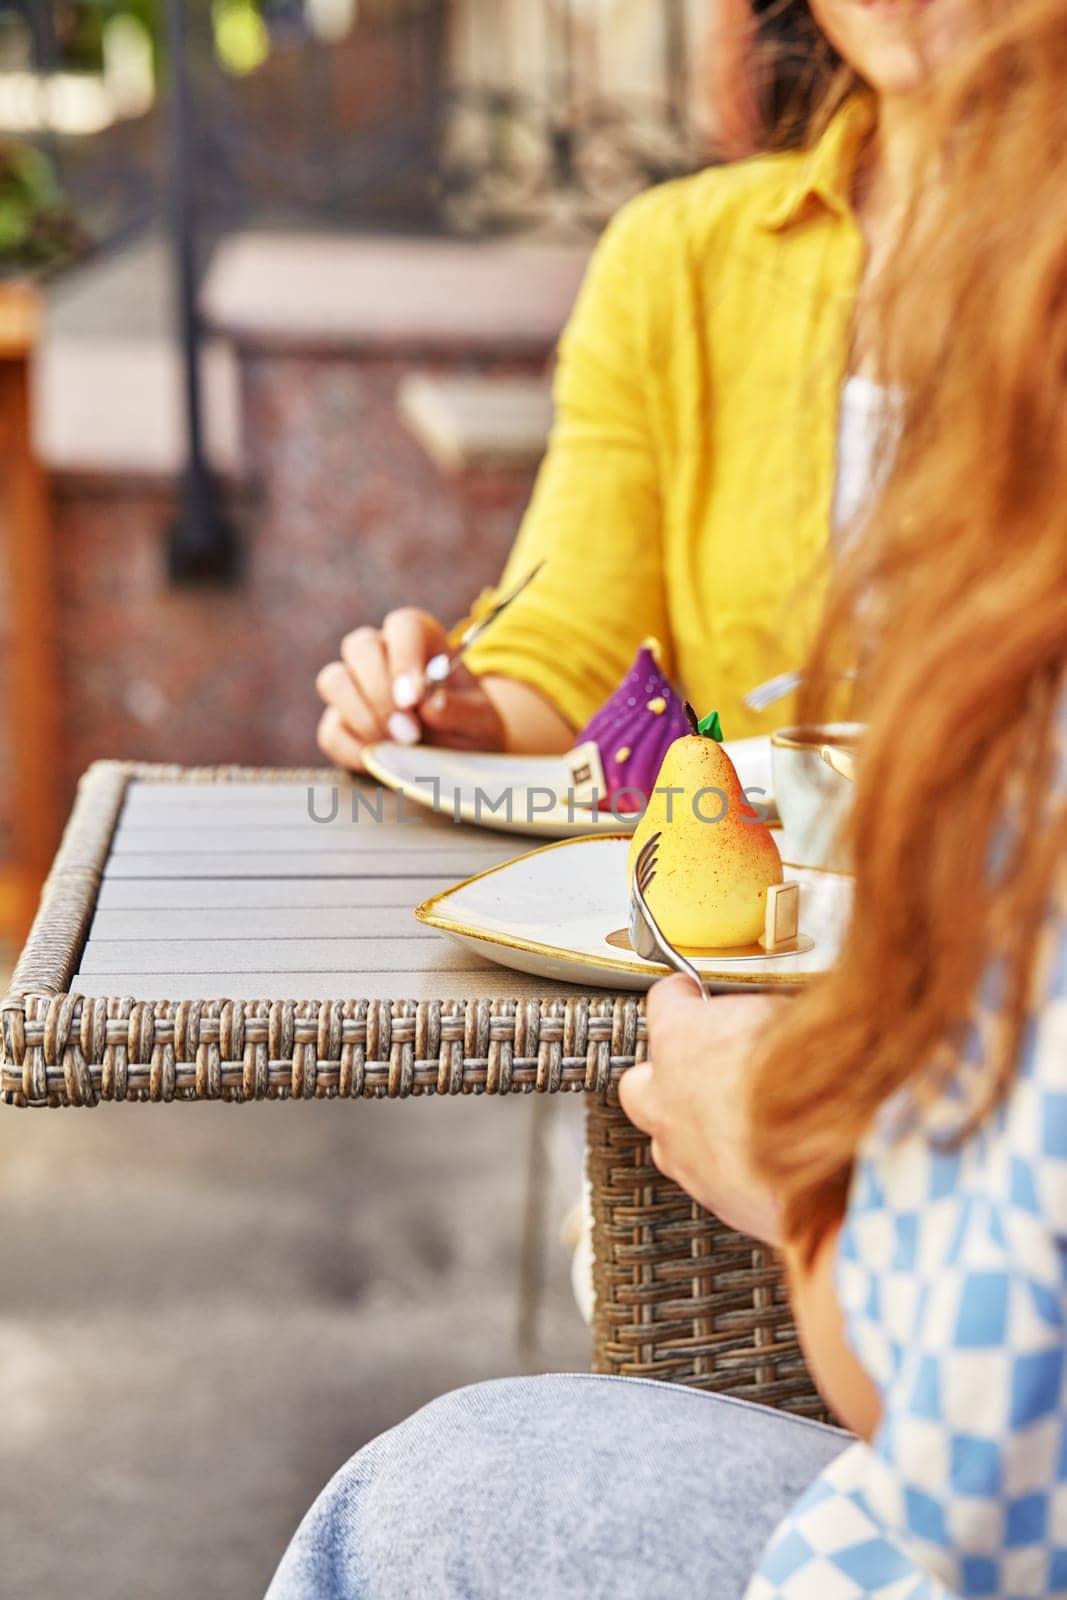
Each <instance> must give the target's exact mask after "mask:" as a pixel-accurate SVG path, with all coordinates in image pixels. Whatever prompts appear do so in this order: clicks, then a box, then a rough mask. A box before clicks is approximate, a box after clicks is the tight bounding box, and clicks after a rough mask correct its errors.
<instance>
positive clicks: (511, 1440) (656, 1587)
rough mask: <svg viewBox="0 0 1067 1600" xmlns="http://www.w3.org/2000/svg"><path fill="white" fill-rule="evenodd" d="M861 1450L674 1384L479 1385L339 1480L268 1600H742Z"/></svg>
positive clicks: (377, 1446) (400, 1432)
mask: <svg viewBox="0 0 1067 1600" xmlns="http://www.w3.org/2000/svg"><path fill="white" fill-rule="evenodd" d="M847 1443H848V1439H847V1437H846V1436H845V1435H844V1434H841V1433H838V1432H837V1431H836V1430H834V1429H832V1428H823V1427H820V1426H819V1424H817V1423H813V1422H807V1421H804V1420H802V1419H800V1418H796V1417H790V1416H786V1415H785V1414H783V1413H782V1412H776V1411H768V1410H764V1409H762V1408H760V1407H757V1406H749V1405H745V1404H742V1403H741V1402H739V1401H736V1400H729V1399H722V1398H719V1397H717V1396H712V1395H707V1394H702V1393H699V1392H697V1391H694V1390H690V1389H682V1388H678V1387H675V1386H672V1385H669V1384H660V1383H647V1382H644V1381H638V1380H634V1379H620V1378H595V1377H547V1378H521V1379H514V1380H506V1381H501V1382H496V1383H485V1384H479V1385H477V1386H476V1387H474V1388H470V1389H461V1390H459V1391H457V1392H456V1393H454V1394H449V1395H446V1396H444V1398H443V1399H440V1400H436V1401H434V1403H433V1404H432V1405H429V1406H427V1407H426V1408H425V1409H424V1410H422V1411H420V1412H418V1413H417V1414H416V1415H415V1416H413V1417H411V1418H409V1419H408V1420H407V1421H406V1422H402V1423H401V1424H400V1426H399V1427H396V1428H394V1429H392V1431H391V1432H389V1433H386V1434H383V1435H382V1437H381V1438H379V1439H375V1440H374V1441H373V1442H372V1443H371V1444H369V1445H367V1447H366V1448H365V1449H363V1450H361V1451H360V1452H359V1453H358V1455H355V1456H353V1458H352V1460H351V1461H350V1462H349V1463H348V1465H347V1466H345V1467H342V1469H341V1471H340V1472H339V1473H338V1474H337V1476H336V1477H335V1478H334V1479H333V1481H332V1482H331V1483H330V1484H329V1485H328V1486H327V1487H326V1489H325V1490H324V1491H323V1493H322V1494H321V1495H320V1497H319V1499H318V1500H317V1501H316V1503H315V1504H314V1506H312V1508H311V1510H310V1511H309V1512H308V1514H307V1516H306V1517H305V1519H304V1521H303V1523H302V1524H301V1526H300V1528H299V1530H298V1531H297V1534H296V1536H295V1538H294V1539H293V1542H292V1544H291V1545H290V1547H289V1549H288V1551H287V1552H286V1555H285V1557H284V1559H283V1561H282V1564H281V1566H280V1568H279V1569H278V1572H277V1574H276V1576H275V1578H274V1581H273V1583H272V1584H271V1587H270V1589H269V1591H268V1597H267V1600H438V1597H439V1600H557V1597H558V1600H598V1597H600V1596H603V1597H605V1600H608V1597H610V1600H702V1597H706V1600H739V1597H740V1596H741V1595H742V1593H743V1592H744V1589H745V1586H746V1584H747V1583H748V1580H749V1578H750V1577H751V1575H752V1571H753V1569H754V1567H755V1565H756V1563H757V1560H758V1558H759V1555H760V1552H761V1550H762V1548H763V1546H764V1544H765V1543H766V1541H767V1540H768V1539H769V1537H770V1536H771V1534H772V1533H773V1531H774V1529H775V1527H776V1526H777V1524H778V1522H779V1521H780V1520H781V1518H782V1517H783V1515H784V1514H785V1513H786V1511H787V1510H788V1509H789V1507H790V1506H791V1505H792V1503H793V1502H794V1500H795V1499H796V1497H797V1495H798V1494H799V1493H800V1492H801V1490H802V1489H804V1488H805V1487H806V1486H807V1485H808V1484H809V1483H810V1482H811V1481H812V1479H813V1478H814V1477H815V1476H816V1475H817V1474H818V1473H819V1472H821V1471H822V1469H823V1468H824V1467H825V1466H826V1465H827V1464H828V1463H829V1462H830V1461H831V1460H833V1458H834V1457H835V1456H837V1455H838V1454H839V1453H840V1452H841V1450H842V1449H843V1448H844V1447H845V1446H846V1445H847Z"/></svg>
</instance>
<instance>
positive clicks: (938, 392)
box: [753, 0, 1067, 1253]
mask: <svg viewBox="0 0 1067 1600" xmlns="http://www.w3.org/2000/svg"><path fill="white" fill-rule="evenodd" d="M1006 9H1007V12H1008V14H1007V15H1006V16H1003V17H1001V18H999V19H998V20H997V21H996V22H995V23H990V24H989V25H988V26H987V27H984V28H983V36H982V38H981V40H980V41H979V42H978V43H977V45H976V46H975V47H974V49H973V50H971V49H970V48H969V49H968V51H967V53H966V59H965V60H961V61H960V62H959V63H958V64H956V65H954V66H953V68H952V70H951V71H950V72H948V73H946V74H944V76H943V78H942V79H941V80H939V82H938V83H937V85H936V87H935V89H934V90H933V91H932V93H931V96H930V97H929V99H930V103H929V105H928V106H926V107H925V108H924V116H926V117H927V119H928V129H927V130H926V131H927V138H926V143H925V151H924V157H923V161H922V166H921V170H922V173H923V175H924V181H923V182H922V184H921V185H920V186H919V187H918V189H917V194H916V199H915V203H914V206H913V211H912V215H911V217H910V219H909V222H908V225H907V227H906V228H905V230H904V238H903V240H902V242H901V245H900V248H899V252H898V254H897V258H896V261H895V263H894V265H893V267H892V269H891V271H890V273H889V274H888V279H887V281H886V282H885V284H884V285H883V288H882V291H881V293H880V296H879V307H878V326H879V327H880V329H881V356H882V367H883V370H884V373H885V374H886V375H887V376H888V377H890V378H891V380H892V382H893V383H894V385H896V386H898V387H899V390H900V393H901V395H902V397H904V398H903V399H902V412H903V415H902V436H901V437H900V439H899V442H897V441H894V445H893V450H894V457H893V459H894V466H893V469H892V471H891V475H890V476H889V478H888V481H887V483H886V486H885V488H884V491H883V492H882V493H881V494H880V496H879V500H878V505H877V508H876V509H875V510H874V512H873V513H872V515H871V517H870V519H869V521H868V523H867V524H866V525H865V527H864V530H863V534H862V537H861V538H860V539H859V540H858V541H857V544H856V547H855V549H854V552H853V554H852V555H851V557H850V558H849V559H848V560H847V561H846V563H845V565H844V566H843V568H842V569H841V570H840V571H839V572H838V574H837V576H836V578H835V579H834V581H833V583H832V585H831V589H832V592H831V595H830V600H829V606H828V610H827V614H826V619H825V623H824V626H823V629H822V632H821V635H820V637H819V639H818V641H817V644H816V646H815V650H814V654H813V660H812V664H811V675H810V680H809V681H810V682H811V683H812V684H813V685H814V686H815V687H814V688H813V689H812V691H811V693H810V694H809V695H808V697H807V699H808V703H807V705H806V707H805V708H804V709H803V712H802V715H804V716H805V718H806V719H808V718H810V719H811V720H813V721H817V720H819V719H820V718H821V717H823V716H825V715H826V712H827V707H826V705H825V704H824V703H823V697H822V696H821V694H820V692H819V690H818V687H817V686H818V685H819V683H820V682H827V681H828V675H829V674H830V673H831V672H832V670H833V668H834V666H835V665H840V663H841V660H842V657H843V656H844V655H846V654H848V653H849V652H851V651H852V650H853V649H855V648H856V647H857V641H862V643H861V644H860V645H859V649H860V654H861V658H862V661H863V669H864V670H863V675H862V688H861V700H862V711H863V713H864V715H865V717H866V720H867V722H868V725H869V726H868V733H867V736H866V739H865V743H864V748H863V753H862V760H861V766H860V778H859V783H858V786H857V794H856V809H855V816H854V821H853V824H852V839H853V845H854V852H855V861H856V899H855V912H854V920H853V923H852V928H851V932H850V934H849V937H848V939H847V941H846V943H845V947H844V953H843V956H842V959H841V962H840V964H839V966H838V967H837V969H836V971H835V972H834V973H833V974H832V975H831V976H829V977H828V978H826V979H825V980H824V981H822V982H820V983H819V984H817V985H816V986H814V987H813V988H812V989H811V990H809V991H808V992H807V993H806V994H805V995H804V996H802V997H801V998H800V999H799V1000H798V1001H797V1002H796V1003H795V1004H794V1005H792V1006H791V1007H790V1008H789V1014H788V1016H787V1017H785V1018H784V1019H783V1022H782V1025H781V1027H780V1029H778V1030H777V1031H776V1034H775V1037H774V1038H773V1039H772V1040H771V1041H770V1044H769V1048H768V1051H767V1053H766V1056H765V1059H764V1060H763V1061H762V1063H761V1064H760V1068H759V1071H758V1073H757V1077H756V1081H755V1085H754V1095H753V1123H754V1132H753V1141H754V1156H755V1160H756V1162H757V1165H758V1167H759V1169H760V1170H761V1172H762V1173H763V1174H764V1175H765V1176H766V1178H767V1179H768V1180H769V1181H770V1182H771V1183H772V1184H773V1185H774V1187H775V1189H776V1190H777V1192H778V1193H779V1194H780V1196H781V1198H782V1202H783V1205H784V1218H785V1228H786V1234H787V1237H788V1238H789V1239H790V1241H791V1242H792V1243H793V1244H795V1245H797V1246H798V1247H800V1248H801V1249H802V1250H804V1251H805V1252H807V1253H810V1251H811V1250H812V1249H814V1247H815V1246H816V1245H817V1244H818V1242H819V1240H820V1239H821V1238H822V1237H823V1236H824V1235H825V1234H826V1232H827V1231H828V1230H829V1228H830V1227H831V1226H832V1225H833V1224H834V1223H835V1222H836V1220H837V1219H838V1218H839V1217H840V1215H841V1213H842V1210H843V1207H844V1204H845V1199H846V1195H847V1189H848V1183H849V1179H850V1174H851V1169H852V1164H853V1160H854V1156H855V1152H856V1149H857V1146H858V1144H859V1142H860V1140H861V1139H862V1137H863V1135H864V1133H865V1132H866V1130H867V1129H868V1128H869V1127H870V1125H871V1123H872V1120H873V1118H874V1117H875V1115H876V1113H877V1112H878V1110H879V1107H880V1106H881V1105H882V1104H883V1103H884V1102H885V1101H886V1099H887V1098H888V1097H889V1096H890V1095H892V1094H893V1093H894V1091H896V1090H898V1089H899V1088H901V1087H902V1086H903V1085H905V1084H908V1083H914V1084H915V1085H916V1086H917V1088H918V1089H919V1092H920V1093H921V1092H923V1090H924V1088H926V1089H931V1090H933V1089H935V1088H936V1085H937V1082H938V1079H939V1076H940V1075H941V1074H943V1073H944V1072H946V1071H950V1070H951V1066H952V1062H953V1059H954V1053H955V1051H956V1050H957V1047H958V1045H959V1043H960V1040H961V1038H962V1035H963V1031H964V1029H965V1027H966V1025H967V1022H968V1019H969V1014H970V1013H971V1011H972V1006H973V1001H974V997H975V993H976V989H977V986H978V985H979V983H980V981H981V979H982V976H983V973H984V971H985V970H986V969H987V967H988V965H989V963H990V962H991V961H996V963H997V965H998V969H999V982H1000V991H1001V995H1002V1005H1001V1007H1000V1025H999V1027H998V1029H997V1030H996V1031H995V1036H994V1037H991V1038H990V1039H989V1040H988V1041H987V1053H986V1076H985V1086H984V1097H983V1101H982V1103H981V1105H980V1106H979V1107H978V1108H977V1112H976V1115H977V1116H979V1117H980V1116H981V1115H983V1114H984V1113H985V1112H986V1111H987V1110H988V1109H989V1108H990V1107H991V1106H992V1105H993V1104H995V1103H996V1101H997V1099H998V1098H999V1097H1002V1096H1003V1095H1004V1094H1005V1093H1006V1091H1007V1089H1008V1087H1009V1086H1010V1084H1011V1081H1012V1075H1013V1073H1014V1070H1015V1063H1016V1060H1017V1057H1018V1053H1019V1047H1020V1040H1021V1030H1022V1028H1023V1026H1024V1021H1025V1016H1026V1011H1027V1001H1028V994H1029V991H1030V988H1031V984H1032V980H1033V976H1034V973H1033V967H1034V960H1035V948H1036V939H1037V932H1038V928H1039V925H1040V922H1041V919H1042V916H1043V914H1044V912H1045V910H1046V909H1047V906H1048V900H1049V895H1050V892H1051V890H1052V885H1053V882H1054V879H1055V875H1056V874H1057V872H1059V871H1061V870H1062V868H1063V862H1064V858H1065V846H1067V816H1065V806H1064V795H1063V787H1062V778H1061V780H1060V782H1059V784H1058V785H1057V782H1056V780H1055V778H1054V767H1055V762H1056V760H1057V751H1056V739H1057V721H1058V717H1059V715H1060V714H1061V712H1062V707H1063V694H1064V685H1065V673H1067V205H1065V199H1064V197H1065V195H1067V7H1065V6H1064V5H1063V4H1062V0H1016V3H1014V4H1013V5H1012V6H1011V7H1010V8H1006Z"/></svg>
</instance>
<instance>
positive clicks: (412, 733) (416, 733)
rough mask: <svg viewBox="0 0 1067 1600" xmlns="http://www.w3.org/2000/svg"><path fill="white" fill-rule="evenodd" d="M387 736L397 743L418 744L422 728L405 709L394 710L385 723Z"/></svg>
mask: <svg viewBox="0 0 1067 1600" xmlns="http://www.w3.org/2000/svg"><path fill="white" fill-rule="evenodd" d="M386 727H387V728H388V729H389V737H390V738H391V739H393V740H395V741H396V743H397V744H418V742H419V740H420V739H421V738H422V729H421V728H420V727H419V725H418V723H417V722H416V720H415V718H414V717H409V716H408V714H407V712H406V711H394V712H393V714H392V716H391V717H390V718H389V721H388V722H387V724H386Z"/></svg>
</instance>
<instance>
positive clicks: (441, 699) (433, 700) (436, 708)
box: [426, 689, 448, 717]
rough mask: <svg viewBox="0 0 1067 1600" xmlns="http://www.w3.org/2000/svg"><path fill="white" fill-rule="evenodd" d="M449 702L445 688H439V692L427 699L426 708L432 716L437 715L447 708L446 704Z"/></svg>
mask: <svg viewBox="0 0 1067 1600" xmlns="http://www.w3.org/2000/svg"><path fill="white" fill-rule="evenodd" d="M447 703H448V702H447V699H446V696H445V692H444V690H443V689H438V690H437V693H436V694H432V695H431V696H430V698H429V699H428V700H427V702H426V709H427V711H428V712H429V713H430V715H431V717H433V716H437V715H438V713H440V712H442V711H443V710H444V709H445V706H446V704H447Z"/></svg>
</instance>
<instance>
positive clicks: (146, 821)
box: [70, 780, 577, 1001]
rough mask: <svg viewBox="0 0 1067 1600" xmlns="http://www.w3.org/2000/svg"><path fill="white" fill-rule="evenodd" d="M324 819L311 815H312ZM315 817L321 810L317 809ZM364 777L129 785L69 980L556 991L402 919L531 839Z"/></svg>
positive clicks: (279, 991) (408, 991) (385, 992)
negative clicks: (345, 783) (438, 811)
mask: <svg viewBox="0 0 1067 1600" xmlns="http://www.w3.org/2000/svg"><path fill="white" fill-rule="evenodd" d="M319 818H321V819H324V820H316V819H319ZM325 819H329V820H325ZM537 843H538V841H536V840H533V841H530V842H529V843H527V841H525V840H523V839H522V838H520V837H517V836H514V835H505V834H496V833H490V832H487V831H484V830H481V829H474V828H466V827H456V826H455V825H454V824H453V823H452V822H451V821H450V820H449V819H447V818H441V817H434V816H432V815H431V814H430V813H428V812H419V811H418V810H417V809H415V808H412V807H409V808H408V809H407V810H400V811H399V813H398V808H397V802H396V801H395V799H394V797H392V796H383V795H382V794H381V791H378V790H376V789H374V788H373V787H371V786H369V785H367V786H360V788H359V789H358V791H355V792H350V791H348V790H343V791H341V793H340V797H339V803H338V804H336V805H335V803H334V797H333V796H332V795H331V793H330V791H329V790H328V789H326V788H320V789H316V790H314V792H313V793H312V794H311V796H310V801H309V788H308V785H307V784H306V783H293V782H284V781H279V782H277V783H274V782H260V783H255V784H232V785H230V784H211V783H204V784H200V783H190V782H182V783H168V782H158V781H152V782H143V781H139V780H134V781H133V782H131V783H130V785H129V787H128V789H127V791H126V797H125V800H124V803H123V807H122V812H121V815H120V817H119V821H118V826H117V827H116V829H115V834H114V838H113V840H112V846H111V851H110V854H109V856H108V860H107V863H106V866H105V868H104V876H103V882H102V884H101V887H100V892H99V895H98V898H97V906H96V912H95V915H94V918H93V921H92V925H91V927H90V930H89V936H88V939H87V942H86V944H85V947H84V949H83V951H82V954H81V961H80V967H79V970H78V972H77V974H76V975H75V977H74V979H73V980H72V982H71V986H70V987H71V990H72V991H73V992H74V993H76V994H83V995H87V996H90V997H97V996H107V995H116V994H133V995H136V996H137V997H138V998H139V999H144V1000H156V999H168V1000H183V999H197V998H203V997H211V996H217V997H219V998H227V999H232V1000H251V999H287V1000H305V999H308V1000H311V999H333V998H340V997H367V998H374V999H382V1000H392V999H406V1000H416V1001H417V1000H450V999H469V1000H482V999H487V998H492V999H496V998H500V999H505V998H507V999H511V998H518V999H525V998H532V997H534V996H541V997H548V998H554V997H557V996H563V997H567V996H570V995H573V994H575V993H576V992H577V991H575V990H574V989H571V988H568V987H567V986H566V985H559V984H551V983H547V982H546V981H544V980H542V979H534V978H527V977H524V976H522V975H521V974H519V973H514V972H511V971H509V970H507V969H505V968H503V967H499V966H496V965H494V964H493V963H491V962H489V961H487V960H485V959H484V958H482V957H481V956H480V955H477V954H474V953H472V952H469V951H467V950H465V949H462V948H461V947H459V946H458V945H456V944H454V943H452V942H451V941H450V940H448V939H446V938H445V937H444V936H443V935H440V934H438V933H436V932H435V931H433V930H432V929H429V928H426V927H424V926H422V925H421V924H420V923H418V922H416V920H415V917H414V908H415V906H416V905H418V904H419V903H420V902H421V901H422V900H425V899H427V898H428V897H429V896H430V895H433V894H437V893H440V892H441V891H442V890H443V889H446V888H447V887H448V886H449V885H450V884H451V883H454V882H456V881H457V880H458V879H462V878H465V877H469V876H471V875H472V874H474V873H477V872H482V871H484V870H485V869H486V868H488V867H491V866H493V865H495V864H496V863H498V862H502V861H507V860H509V859H510V858H511V857H513V856H515V855H517V854H520V853H521V852H522V850H523V849H524V848H530V847H533V846H536V844H537Z"/></svg>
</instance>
